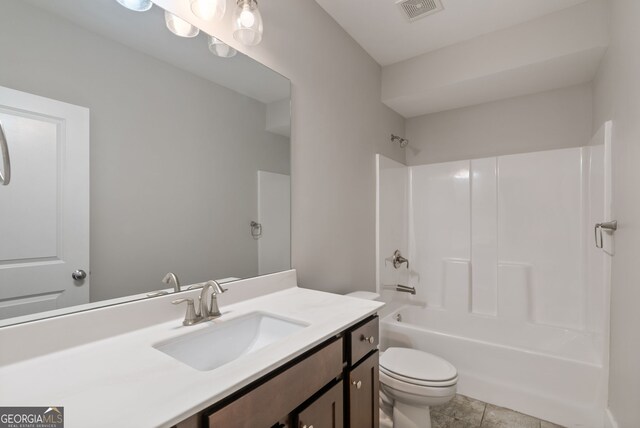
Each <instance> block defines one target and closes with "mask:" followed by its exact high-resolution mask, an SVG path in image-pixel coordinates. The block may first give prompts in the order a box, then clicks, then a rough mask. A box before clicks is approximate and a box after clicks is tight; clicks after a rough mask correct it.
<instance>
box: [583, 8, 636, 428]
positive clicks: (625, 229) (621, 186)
mask: <svg viewBox="0 0 640 428" xmlns="http://www.w3.org/2000/svg"><path fill="white" fill-rule="evenodd" d="M610 4H611V6H612V12H611V31H612V33H611V45H610V47H609V50H608V52H607V54H606V56H605V59H604V61H603V64H602V66H601V69H600V72H599V74H598V76H597V78H596V81H595V85H594V88H595V90H594V101H595V102H594V106H595V108H594V129H598V128H599V127H600V126H601V125H602V123H604V122H605V121H606V120H608V119H612V120H613V165H614V168H613V174H614V175H613V186H614V190H613V198H614V204H613V205H614V206H613V208H614V216H615V217H616V218H617V220H618V231H617V232H616V238H615V240H616V242H615V246H616V254H615V257H613V266H612V268H613V277H612V286H611V349H610V359H611V362H610V379H609V408H610V410H611V412H612V414H613V416H614V417H615V419H616V420H617V422H618V426H619V427H620V428H627V427H638V426H640V406H638V402H639V400H640V370H638V362H639V361H640V334H638V326H640V311H639V310H638V302H640V265H639V264H638V257H639V256H640V197H639V196H638V194H639V190H638V189H639V187H638V186H639V185H640V26H639V25H638V22H640V2H639V1H637V0H612V1H611V2H610Z"/></svg>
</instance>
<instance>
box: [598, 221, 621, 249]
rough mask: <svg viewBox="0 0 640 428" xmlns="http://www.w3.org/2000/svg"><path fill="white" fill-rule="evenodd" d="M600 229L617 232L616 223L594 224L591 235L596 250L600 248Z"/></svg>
mask: <svg viewBox="0 0 640 428" xmlns="http://www.w3.org/2000/svg"><path fill="white" fill-rule="evenodd" d="M602 229H604V230H607V231H610V232H615V231H616V230H618V221H617V220H613V221H605V222H603V223H596V225H595V226H594V228H593V234H594V237H595V239H596V248H602V244H603V243H602Z"/></svg>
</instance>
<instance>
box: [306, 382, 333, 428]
mask: <svg viewBox="0 0 640 428" xmlns="http://www.w3.org/2000/svg"><path fill="white" fill-rule="evenodd" d="M343 391H344V387H343V385H342V382H339V383H338V384H337V385H335V386H334V387H333V388H331V389H330V390H329V391H327V392H325V393H324V394H323V395H322V396H320V398H318V399H317V400H315V401H314V402H313V403H311V404H310V405H309V407H307V408H305V409H304V410H303V411H301V412H300V413H299V414H298V425H297V427H298V428H343V425H344V399H343Z"/></svg>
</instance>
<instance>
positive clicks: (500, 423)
mask: <svg viewBox="0 0 640 428" xmlns="http://www.w3.org/2000/svg"><path fill="white" fill-rule="evenodd" d="M431 425H432V428H562V427H561V426H560V425H556V424H552V423H551V422H546V421H541V420H540V419H537V418H534V417H533V416H529V415H525V414H523V413H518V412H514V411H513V410H509V409H505V408H503V407H498V406H494V405H493V404H487V403H484V402H482V401H479V400H474V399H473V398H469V397H465V396H464V395H456V396H455V398H454V399H453V400H451V401H450V402H449V403H447V404H445V405H442V406H436V407H432V408H431Z"/></svg>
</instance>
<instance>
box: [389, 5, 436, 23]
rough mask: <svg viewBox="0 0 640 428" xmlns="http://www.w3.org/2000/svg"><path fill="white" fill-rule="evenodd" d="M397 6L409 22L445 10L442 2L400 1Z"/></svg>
mask: <svg viewBox="0 0 640 428" xmlns="http://www.w3.org/2000/svg"><path fill="white" fill-rule="evenodd" d="M396 4H397V5H398V6H399V7H400V9H402V13H404V15H405V16H406V17H407V19H408V20H409V22H413V21H416V20H418V19H420V18H424V17H425V16H429V15H433V14H434V13H437V12H440V11H442V10H444V6H442V1H441V0H398V1H397V2H396Z"/></svg>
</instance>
